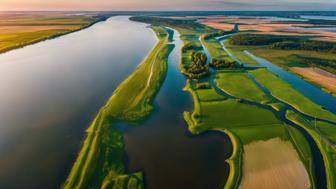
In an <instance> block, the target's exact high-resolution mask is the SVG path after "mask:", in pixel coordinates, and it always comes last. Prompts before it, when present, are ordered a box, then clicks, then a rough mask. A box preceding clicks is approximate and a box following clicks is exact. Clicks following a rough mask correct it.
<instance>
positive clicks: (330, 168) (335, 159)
mask: <svg viewBox="0 0 336 189" xmlns="http://www.w3.org/2000/svg"><path fill="white" fill-rule="evenodd" d="M286 117H287V119H289V120H291V121H293V122H294V123H296V124H297V125H299V126H301V127H302V128H303V129H305V130H306V131H307V132H308V133H309V135H310V136H311V137H312V138H313V140H314V141H315V143H316V144H317V146H318V148H319V150H320V152H321V154H322V156H323V161H324V165H325V169H326V176H327V188H328V189H333V188H335V187H336V152H335V149H334V147H333V146H332V145H333V144H332V143H331V142H329V140H328V139H326V138H324V136H321V135H320V134H319V132H318V130H317V129H316V128H314V123H313V122H311V121H308V120H306V119H304V118H303V117H301V116H300V115H299V114H296V113H295V112H292V111H287V112H286ZM330 127H331V128H332V127H334V125H330ZM331 134H332V133H331Z"/></svg>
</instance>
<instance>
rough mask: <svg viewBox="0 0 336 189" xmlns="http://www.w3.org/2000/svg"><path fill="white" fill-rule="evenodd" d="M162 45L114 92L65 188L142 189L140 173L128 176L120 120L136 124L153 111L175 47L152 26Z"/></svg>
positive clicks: (98, 116)
mask: <svg viewBox="0 0 336 189" xmlns="http://www.w3.org/2000/svg"><path fill="white" fill-rule="evenodd" d="M153 30H154V31H155V32H156V34H157V36H158V38H159V42H158V44H157V45H156V46H155V48H154V49H153V50H152V51H151V53H150V54H149V55H148V57H147V58H146V60H145V61H144V62H143V63H142V64H141V65H139V66H138V68H137V69H136V70H135V71H134V72H133V74H132V75H130V76H129V77H128V78H127V79H126V80H125V81H124V82H123V83H122V84H121V85H120V86H119V87H118V88H117V89H116V91H115V92H114V93H113V95H112V96H111V97H110V99H109V100H108V102H107V103H106V105H105V106H104V107H103V108H102V109H101V110H100V111H99V113H98V115H97V116H96V118H95V119H94V121H93V123H92V124H91V125H90V127H89V128H88V130H87V137H86V139H85V141H84V144H83V147H82V149H81V151H80V153H79V155H78V157H77V160H76V162H75V163H74V165H73V167H72V170H71V172H70V174H69V176H68V178H67V180H66V182H65V183H64V185H63V187H62V188H64V189H86V188H87V189H89V188H102V189H110V188H113V189H141V188H143V187H144V186H143V175H142V173H141V172H138V173H128V172H127V171H126V168H125V165H124V159H123V158H124V142H123V136H122V133H121V132H120V131H119V130H118V129H117V128H115V127H114V126H113V124H114V123H116V122H117V121H127V122H136V121H140V120H142V119H144V118H145V117H146V116H147V115H148V114H149V113H150V111H151V110H152V106H151V104H152V101H153V98H154V97H155V94H156V93H157V91H158V90H159V88H160V86H161V83H162V82H163V80H164V78H165V74H166V71H167V59H168V55H169V54H170V52H171V50H172V49H173V48H174V45H172V44H168V38H169V34H168V32H166V34H165V35H163V34H162V32H163V30H162V28H158V27H153Z"/></svg>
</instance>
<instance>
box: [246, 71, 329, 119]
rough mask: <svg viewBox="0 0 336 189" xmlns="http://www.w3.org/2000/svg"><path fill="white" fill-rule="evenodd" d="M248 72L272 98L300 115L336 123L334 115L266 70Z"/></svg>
mask: <svg viewBox="0 0 336 189" xmlns="http://www.w3.org/2000/svg"><path fill="white" fill-rule="evenodd" d="M249 72H250V73H251V74H252V75H253V76H254V77H255V78H256V80H257V81H258V82H259V83H260V84H261V85H263V86H264V87H266V88H267V89H268V90H269V91H270V92H271V93H272V95H273V96H274V97H276V98H278V99H280V100H282V101H284V102H286V103H288V104H289V105H291V106H293V107H294V108H295V109H297V110H299V111H301V112H302V113H305V114H307V115H310V116H313V117H319V118H321V119H326V120H330V121H334V122H336V116H335V115H334V114H332V113H330V112H328V111H326V110H324V109H323V108H322V107H320V106H318V105H317V104H315V103H313V102H312V101H310V100H309V99H308V98H307V97H305V96H304V95H302V94H301V93H300V92H298V91H297V90H295V89H294V88H293V87H292V86H291V85H290V84H288V83H286V82H285V81H283V80H282V79H280V78H279V77H277V76H276V75H274V74H272V73H271V72H269V71H268V70H266V69H264V68H260V69H255V70H250V71H249ZM284 91H286V92H284Z"/></svg>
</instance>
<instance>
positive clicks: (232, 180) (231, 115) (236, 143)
mask: <svg viewBox="0 0 336 189" xmlns="http://www.w3.org/2000/svg"><path fill="white" fill-rule="evenodd" d="M236 72H237V74H238V75H239V74H244V72H243V71H241V70H240V71H236ZM228 73H229V74H232V75H234V74H233V73H234V71H231V72H230V71H228ZM220 74H223V73H219V75H220ZM224 74H226V72H225V73H224ZM228 77H230V76H228ZM238 77H244V78H245V79H246V78H247V77H246V75H245V76H244V75H243V76H238ZM222 79H224V78H222ZM225 79H227V78H225ZM240 82H246V81H245V80H244V79H243V81H241V80H240V78H238V79H235V80H233V81H232V83H235V84H240ZM252 84H253V85H254V83H252ZM252 84H251V83H250V84H249V85H252ZM253 85H252V86H253ZM250 87H251V86H250ZM241 88H245V87H241ZM248 88H249V87H248ZM252 88H254V87H252ZM185 89H186V90H188V91H189V92H190V93H191V94H192V96H193V99H194V112H192V113H190V112H185V113H184V117H185V119H186V121H187V123H188V129H189V131H190V132H192V133H194V134H199V133H202V132H204V131H207V130H216V131H221V132H225V133H226V134H228V136H229V137H230V139H231V142H232V144H233V148H234V149H233V150H234V151H233V154H232V156H231V157H230V158H229V159H228V160H227V162H228V163H229V165H230V175H229V178H228V180H227V184H226V185H225V188H239V183H240V180H241V178H242V174H244V173H243V172H242V156H243V146H244V145H246V144H249V143H251V142H254V141H265V140H269V139H273V138H281V140H283V141H290V142H291V143H292V145H293V148H295V149H296V151H297V153H298V154H299V156H300V160H301V161H302V162H303V164H304V165H305V167H306V169H307V171H308V173H309V177H310V180H314V173H313V167H312V164H311V151H310V147H309V144H308V143H307V141H306V140H305V138H304V137H303V136H302V134H301V133H299V131H297V130H296V129H294V128H291V127H290V126H286V125H285V124H283V123H282V122H281V121H280V120H278V119H277V118H276V116H275V115H274V114H273V113H272V112H271V111H269V110H267V109H263V108H260V107H257V106H252V105H248V104H244V103H242V102H239V101H237V100H234V99H227V98H223V99H221V98H218V95H219V94H214V93H216V91H214V90H213V89H212V88H208V89H197V84H195V83H194V82H193V81H190V80H189V81H188V82H187V86H186V88H185ZM203 90H209V91H208V92H207V93H210V94H212V95H213V97H214V98H210V99H211V100H209V95H204V92H203ZM230 90H231V91H232V89H230ZM235 90H237V89H235ZM244 90H246V89H242V91H238V92H237V91H236V92H235V93H237V94H239V95H241V93H242V92H243V91H244ZM254 90H256V91H255V92H254V93H249V94H250V96H249V98H251V99H258V100H260V99H263V98H262V97H263V95H264V94H262V93H261V92H260V91H259V90H257V89H256V88H254ZM210 91H211V92H210ZM257 91H258V92H257ZM237 94H236V95H237ZM261 94H262V95H261ZM260 95H261V96H260ZM312 188H314V186H313V187H312Z"/></svg>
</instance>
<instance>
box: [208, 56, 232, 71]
mask: <svg viewBox="0 0 336 189" xmlns="http://www.w3.org/2000/svg"><path fill="white" fill-rule="evenodd" d="M210 66H211V67H213V68H216V69H220V68H234V67H235V66H236V62H235V61H230V60H226V59H220V60H218V59H216V58H213V59H212V60H211V62H210Z"/></svg>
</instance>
